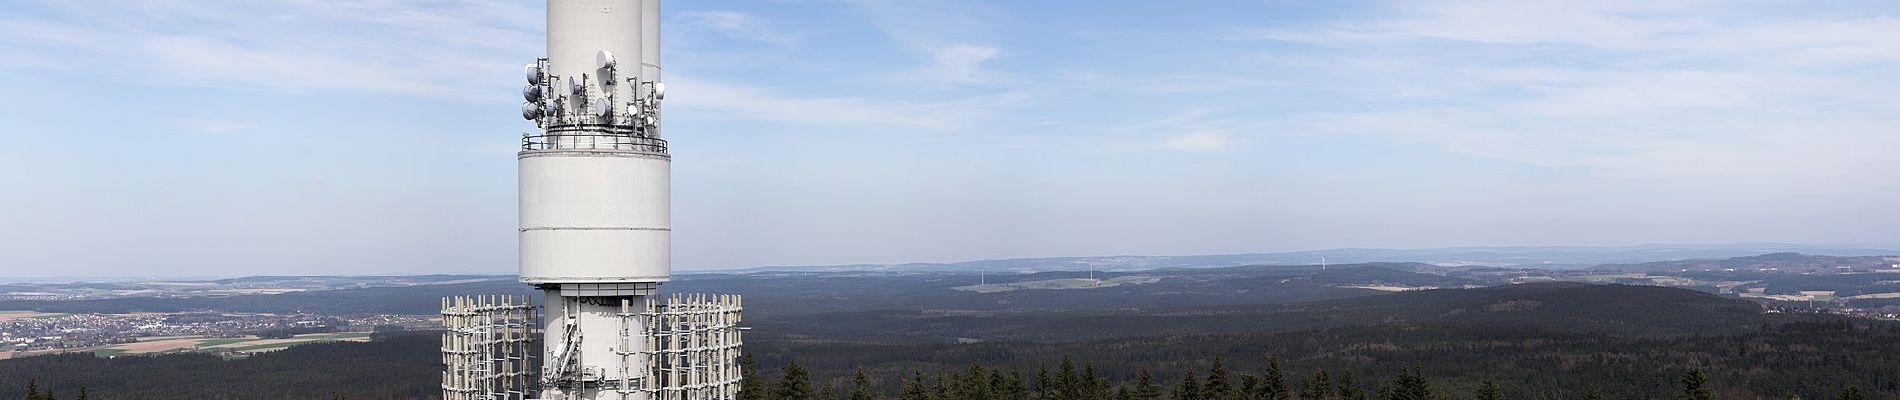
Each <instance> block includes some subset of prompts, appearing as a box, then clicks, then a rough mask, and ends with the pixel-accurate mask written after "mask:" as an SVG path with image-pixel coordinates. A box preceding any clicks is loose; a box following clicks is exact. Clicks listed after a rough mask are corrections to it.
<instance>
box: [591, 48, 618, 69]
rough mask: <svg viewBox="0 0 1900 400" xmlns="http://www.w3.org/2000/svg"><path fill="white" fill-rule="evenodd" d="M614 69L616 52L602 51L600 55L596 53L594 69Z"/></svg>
mask: <svg viewBox="0 0 1900 400" xmlns="http://www.w3.org/2000/svg"><path fill="white" fill-rule="evenodd" d="M613 67H614V52H611V51H606V50H601V51H600V52H598V53H594V69H606V68H613Z"/></svg>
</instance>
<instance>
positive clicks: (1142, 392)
mask: <svg viewBox="0 0 1900 400" xmlns="http://www.w3.org/2000/svg"><path fill="white" fill-rule="evenodd" d="M1132 394H1133V395H1134V397H1135V400H1161V387H1160V386H1156V385H1155V381H1154V374H1153V373H1152V372H1150V371H1148V369H1147V368H1142V369H1141V374H1139V375H1136V376H1135V390H1134V393H1132Z"/></svg>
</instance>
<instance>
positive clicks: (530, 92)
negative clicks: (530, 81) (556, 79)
mask: <svg viewBox="0 0 1900 400" xmlns="http://www.w3.org/2000/svg"><path fill="white" fill-rule="evenodd" d="M521 99H523V100H527V101H531V102H533V101H541V87H540V86H536V85H528V86H522V87H521Z"/></svg>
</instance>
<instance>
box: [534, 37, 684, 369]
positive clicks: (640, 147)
mask: <svg viewBox="0 0 1900 400" xmlns="http://www.w3.org/2000/svg"><path fill="white" fill-rule="evenodd" d="M659 3H660V0H549V1H548V26H547V35H548V37H547V38H548V50H547V51H548V57H547V58H546V59H545V60H543V61H540V62H537V63H536V64H532V65H529V66H528V68H527V69H528V71H527V75H528V81H529V86H528V87H527V88H524V89H523V96H524V97H525V98H526V99H527V101H528V102H527V103H526V104H524V105H523V108H522V115H523V117H526V118H529V119H534V120H535V121H536V122H537V126H538V127H539V128H540V130H541V131H540V132H539V133H530V134H525V135H523V141H522V151H521V153H520V154H519V155H518V159H519V160H520V174H521V175H520V185H521V187H520V190H521V193H520V196H521V198H520V200H521V209H520V212H521V215H520V217H521V227H520V239H521V281H522V282H525V283H530V284H534V285H536V286H537V287H539V288H540V289H541V290H543V291H544V292H545V294H546V296H547V297H546V300H545V301H546V303H545V304H546V306H545V307H546V308H545V310H544V311H543V314H542V315H544V316H545V318H546V319H545V321H544V325H543V328H544V333H545V336H544V341H543V342H542V343H543V345H544V352H543V358H542V363H543V367H542V368H541V373H542V378H541V380H542V385H541V386H542V387H543V388H544V389H546V391H544V392H543V393H542V397H543V398H547V399H563V400H581V399H585V400H595V399H635V400H645V399H646V398H647V397H646V394H644V393H642V392H640V391H638V390H636V388H637V387H638V386H639V382H640V380H641V379H643V378H642V377H643V376H644V375H643V374H642V372H641V371H643V370H644V368H645V364H644V361H642V360H643V359H642V358H641V357H639V356H637V355H638V354H640V353H641V352H643V351H646V347H647V344H646V343H645V342H644V341H640V340H626V339H625V338H627V337H629V336H630V335H633V336H636V337H637V336H638V334H639V333H640V332H642V331H643V330H644V329H645V326H644V322H643V321H642V319H640V318H637V317H630V316H629V315H626V314H625V313H623V310H622V308H621V307H622V304H635V305H638V304H644V302H645V301H646V298H647V297H648V296H651V295H653V294H654V292H655V289H656V288H657V286H658V285H659V283H661V282H665V281H667V280H668V279H669V278H670V276H671V274H672V265H671V254H670V251H671V250H670V246H671V239H672V221H671V208H670V207H671V205H670V197H671V164H672V159H671V157H670V156H669V155H668V154H667V149H666V141H664V140H662V139H661V138H660V136H659V114H658V110H659V104H660V99H661V98H663V97H664V95H665V92H664V86H663V85H659V84H658V80H659V49H658V46H659V43H660V42H659V9H660V4H659ZM649 46H650V47H651V48H648V47H649Z"/></svg>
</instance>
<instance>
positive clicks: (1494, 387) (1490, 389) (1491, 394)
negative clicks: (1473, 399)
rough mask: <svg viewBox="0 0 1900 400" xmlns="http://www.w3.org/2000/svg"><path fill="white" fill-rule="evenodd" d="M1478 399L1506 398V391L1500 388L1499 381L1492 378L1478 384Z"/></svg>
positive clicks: (1501, 399) (1494, 399)
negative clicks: (1503, 391)
mask: <svg viewBox="0 0 1900 400" xmlns="http://www.w3.org/2000/svg"><path fill="white" fill-rule="evenodd" d="M1477 395H1478V400H1504V393H1502V392H1501V391H1500V389H1498V383H1497V382H1495V381H1492V380H1490V379H1486V380H1484V383H1481V384H1478V393H1477Z"/></svg>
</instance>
